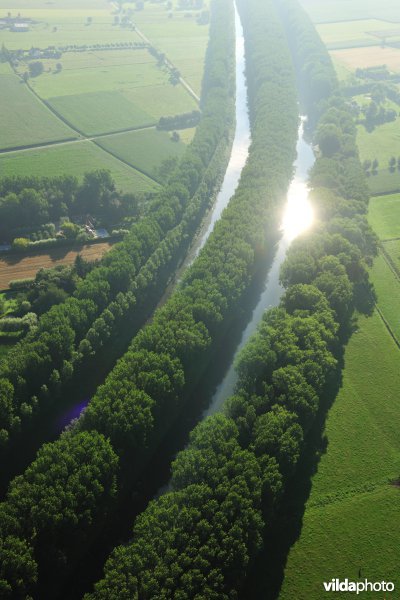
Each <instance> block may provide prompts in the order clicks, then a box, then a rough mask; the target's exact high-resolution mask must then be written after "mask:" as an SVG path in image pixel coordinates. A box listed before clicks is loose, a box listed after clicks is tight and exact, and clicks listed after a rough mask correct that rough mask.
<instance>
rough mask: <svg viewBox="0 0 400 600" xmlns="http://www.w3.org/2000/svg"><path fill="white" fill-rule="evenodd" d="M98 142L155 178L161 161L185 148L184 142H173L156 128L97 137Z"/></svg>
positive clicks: (158, 176)
mask: <svg viewBox="0 0 400 600" xmlns="http://www.w3.org/2000/svg"><path fill="white" fill-rule="evenodd" d="M98 144H99V145H100V146H101V147H102V148H105V149H106V150H109V151H110V152H111V153H112V154H114V155H116V156H118V157H119V158H122V159H123V160H125V161H127V162H128V163H129V164H131V165H132V166H133V167H136V168H137V169H139V170H140V171H142V172H144V173H146V174H148V175H150V176H151V177H154V178H155V179H157V180H158V179H159V178H160V173H159V168H160V166H161V163H162V162H163V161H165V160H166V159H167V158H170V157H179V156H181V155H182V154H183V152H184V150H185V144H184V143H182V142H181V141H179V142H174V141H172V139H171V135H170V134H169V133H166V132H164V131H157V130H156V129H147V130H143V131H134V132H130V133H120V134H118V135H112V136H107V137H105V138H99V140H98Z"/></svg>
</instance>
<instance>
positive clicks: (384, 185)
mask: <svg viewBox="0 0 400 600" xmlns="http://www.w3.org/2000/svg"><path fill="white" fill-rule="evenodd" d="M367 182H368V187H369V189H370V191H371V194H374V195H378V196H379V195H380V194H392V193H394V192H400V171H394V172H393V173H392V172H391V171H389V169H380V170H379V171H378V172H377V174H376V175H373V176H371V177H369V178H368V180H367Z"/></svg>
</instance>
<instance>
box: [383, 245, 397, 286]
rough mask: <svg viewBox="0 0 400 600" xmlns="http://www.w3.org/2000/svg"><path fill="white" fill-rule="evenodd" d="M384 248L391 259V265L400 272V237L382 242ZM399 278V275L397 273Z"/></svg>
mask: <svg viewBox="0 0 400 600" xmlns="http://www.w3.org/2000/svg"><path fill="white" fill-rule="evenodd" d="M383 247H384V250H385V252H386V254H387V255H388V257H389V258H390V260H391V261H392V263H393V265H392V267H393V268H394V269H395V270H396V272H397V273H399V274H400V238H398V239H397V240H391V241H390V242H385V243H384V244H383ZM399 278H400V275H399Z"/></svg>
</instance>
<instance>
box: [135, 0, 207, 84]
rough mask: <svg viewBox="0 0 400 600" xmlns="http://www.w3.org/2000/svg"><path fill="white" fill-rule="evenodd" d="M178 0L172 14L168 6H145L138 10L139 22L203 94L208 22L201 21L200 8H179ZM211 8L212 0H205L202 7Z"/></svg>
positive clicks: (141, 28) (150, 38)
mask: <svg viewBox="0 0 400 600" xmlns="http://www.w3.org/2000/svg"><path fill="white" fill-rule="evenodd" d="M177 4H178V3H177V2H176V1H175V2H174V7H175V10H174V11H173V12H172V13H171V14H172V17H169V14H170V13H169V12H168V11H166V10H165V6H162V5H160V4H146V7H145V10H143V11H140V12H138V13H136V14H135V23H136V25H137V27H138V28H139V31H141V32H143V34H144V35H145V36H146V38H148V39H149V40H150V41H151V43H152V44H154V46H155V47H156V48H159V49H160V50H161V51H162V52H165V54H166V55H167V56H168V59H169V60H170V61H171V62H172V63H173V64H174V65H175V66H176V67H177V68H178V69H179V71H180V72H181V74H182V76H183V77H184V79H185V80H187V81H188V83H189V84H190V86H191V87H192V88H193V89H194V91H195V92H196V93H197V94H198V95H200V91H201V80H202V73H203V66H204V57H205V53H206V48H207V41H208V25H206V24H204V25H199V24H198V23H197V18H198V15H199V12H198V11H193V10H190V11H183V10H177V9H176V6H177ZM127 6H128V5H127ZM207 8H208V2H205V6H204V8H203V9H202V10H206V9H207ZM189 15H191V16H189Z"/></svg>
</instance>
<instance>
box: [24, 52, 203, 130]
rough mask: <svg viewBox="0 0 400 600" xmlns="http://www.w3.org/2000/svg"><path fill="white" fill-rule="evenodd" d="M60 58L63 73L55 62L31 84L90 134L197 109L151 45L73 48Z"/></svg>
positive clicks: (138, 124)
mask: <svg viewBox="0 0 400 600" xmlns="http://www.w3.org/2000/svg"><path fill="white" fill-rule="evenodd" d="M77 59H78V60H77ZM53 62H54V63H56V62H57V61H53ZM60 62H61V64H62V71H61V72H60V73H57V74H55V72H54V68H55V66H54V65H53V66H52V67H49V69H51V70H50V71H48V72H45V73H43V74H42V75H41V76H39V77H36V78H34V79H32V80H31V81H30V85H31V86H32V88H33V89H34V90H35V91H36V93H37V94H38V95H39V96H40V97H41V98H43V99H45V100H46V101H47V102H48V103H49V104H50V105H51V106H52V107H53V108H54V109H55V110H56V111H57V113H59V114H60V115H61V116H62V117H63V118H64V119H66V120H67V121H68V122H70V123H71V124H72V125H73V126H74V127H76V128H77V129H78V130H80V131H82V132H83V133H84V134H86V135H93V134H99V133H106V132H110V131H120V130H124V129H132V128H134V127H143V126H149V125H154V124H155V123H156V122H157V121H158V120H159V118H160V117H162V116H168V115H175V114H179V113H183V112H191V111H192V110H195V109H196V108H197V104H196V102H195V101H194V99H193V98H192V97H191V96H190V95H189V93H188V92H187V91H186V90H185V89H184V88H183V87H182V86H181V85H175V86H174V85H171V83H170V81H169V78H170V75H169V73H168V71H167V69H166V68H162V67H159V66H157V63H156V62H155V59H154V57H152V56H151V55H150V54H149V52H148V51H147V50H143V49H137V50H134V49H131V50H120V51H115V50H111V51H104V50H103V51H98V52H94V51H93V52H92V51H90V52H83V53H79V54H78V53H73V52H72V53H69V52H68V53H66V54H65V60H64V57H63V59H61V61H60Z"/></svg>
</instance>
